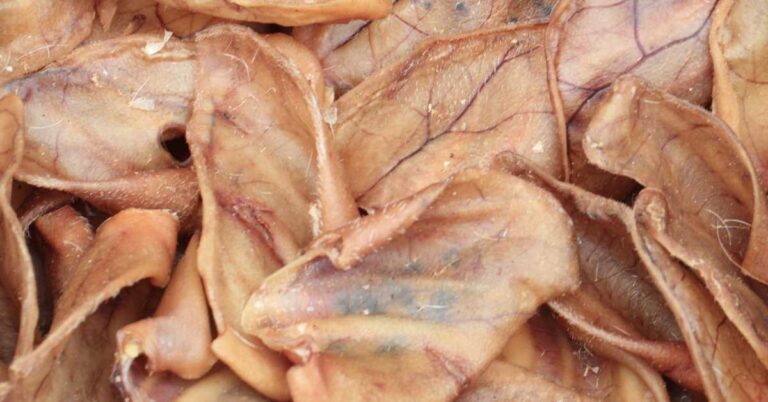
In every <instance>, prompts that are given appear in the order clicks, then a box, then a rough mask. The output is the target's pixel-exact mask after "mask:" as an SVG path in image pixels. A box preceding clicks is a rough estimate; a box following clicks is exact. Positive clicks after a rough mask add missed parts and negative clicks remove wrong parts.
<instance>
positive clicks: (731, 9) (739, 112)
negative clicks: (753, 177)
mask: <svg viewBox="0 0 768 402" xmlns="http://www.w3.org/2000/svg"><path fill="white" fill-rule="evenodd" d="M766 13H768V2H766V1H764V0H759V1H742V0H725V1H720V2H719V3H718V6H717V10H716V12H715V15H714V17H713V22H712V31H711V33H710V48H711V49H712V62H713V65H714V70H715V80H714V88H713V99H712V100H713V105H712V108H713V110H714V112H715V114H716V115H717V116H718V117H720V118H721V119H723V121H725V123H726V124H728V125H729V126H730V127H731V129H733V132H734V133H736V135H737V136H738V137H739V139H740V140H741V143H742V144H744V148H746V149H747V152H749V156H750V157H751V158H752V162H753V163H754V164H755V170H757V174H758V177H759V178H760V182H761V184H762V186H763V189H764V190H766V189H768V135H766V133H768V117H766V114H765V105H766V102H768V69H767V68H766V64H767V63H768V25H766V24H765V23H764V21H761V19H762V17H761V16H765V15H766Z"/></svg>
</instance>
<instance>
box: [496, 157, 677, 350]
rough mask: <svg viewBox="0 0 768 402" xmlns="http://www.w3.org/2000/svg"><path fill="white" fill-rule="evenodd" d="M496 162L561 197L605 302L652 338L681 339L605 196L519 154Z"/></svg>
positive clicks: (583, 263) (586, 273) (589, 279)
mask: <svg viewBox="0 0 768 402" xmlns="http://www.w3.org/2000/svg"><path fill="white" fill-rule="evenodd" d="M493 167H494V168H497V169H500V170H502V171H505V172H509V173H511V174H514V175H516V176H520V177H525V178H527V179H529V180H531V181H533V182H535V183H537V184H538V185H539V186H541V187H543V188H545V189H546V190H548V191H549V192H550V193H552V195H554V196H555V197H557V198H558V200H560V202H561V204H562V205H563V207H564V208H565V210H566V211H568V214H569V215H570V217H571V220H573V224H574V232H575V234H576V242H577V244H578V247H579V268H580V271H581V280H582V281H583V282H585V284H586V285H588V286H592V287H594V288H595V290H596V291H597V293H599V297H600V299H602V301H603V302H605V303H606V304H607V306H609V307H610V308H611V309H613V310H616V311H617V312H619V313H620V314H621V315H622V316H623V317H624V319H626V320H627V321H629V322H631V323H632V325H634V326H635V328H636V329H637V330H638V331H640V332H641V333H642V334H643V335H644V336H645V337H647V338H648V339H655V340H664V341H680V340H682V335H681V334H680V330H679V329H678V328H677V324H676V323H675V318H674V315H673V314H672V312H671V311H669V308H667V306H666V302H665V301H664V298H663V297H662V296H661V294H660V293H659V292H658V290H656V288H655V286H654V285H653V282H652V281H651V280H650V278H649V277H648V273H647V272H646V269H645V267H644V266H643V263H642V261H640V258H639V257H638V256H637V253H636V252H635V247H634V244H632V239H631V237H630V236H629V233H627V231H626V230H625V229H624V227H623V225H622V224H621V222H619V221H617V220H616V219H615V218H612V217H608V216H605V214H604V213H603V211H602V208H603V207H602V204H603V203H605V202H608V201H607V200H605V199H604V198H602V197H600V196H598V195H595V194H593V193H590V192H588V191H585V190H583V189H581V188H579V187H577V186H575V185H573V184H569V183H564V182H560V181H558V180H556V179H554V178H553V177H552V176H550V175H547V174H546V173H545V172H542V171H541V170H540V169H537V168H536V167H534V166H532V165H531V164H530V163H528V161H526V160H525V158H523V157H521V156H519V155H514V154H511V153H504V154H500V155H498V156H497V157H496V158H495V159H494V162H493Z"/></svg>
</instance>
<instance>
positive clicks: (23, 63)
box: [0, 0, 95, 85]
mask: <svg viewBox="0 0 768 402" xmlns="http://www.w3.org/2000/svg"><path fill="white" fill-rule="evenodd" d="M94 16H95V13H94V1H93V0H10V1H5V2H3V5H2V8H0V26H2V30H0V85H2V84H4V83H6V82H8V81H10V80H12V79H15V78H18V77H23V76H24V75H25V74H29V73H31V72H33V71H36V70H39V69H41V68H42V67H45V66H46V65H47V64H49V63H51V62H53V61H55V60H57V59H59V58H61V57H63V56H66V55H67V54H69V52H71V51H72V49H74V48H75V47H76V46H77V45H78V44H80V42H82V41H83V40H84V39H85V38H86V37H87V36H88V35H89V34H90V33H91V27H92V25H93V20H94ZM42 27H44V29H41V28H42Z"/></svg>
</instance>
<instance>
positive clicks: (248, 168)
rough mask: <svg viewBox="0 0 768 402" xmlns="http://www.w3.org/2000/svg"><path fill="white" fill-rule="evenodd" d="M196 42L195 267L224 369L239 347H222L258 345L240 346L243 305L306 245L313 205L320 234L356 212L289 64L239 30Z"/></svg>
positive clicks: (267, 354)
mask: <svg viewBox="0 0 768 402" xmlns="http://www.w3.org/2000/svg"><path fill="white" fill-rule="evenodd" d="M196 41H197V47H198V58H199V64H198V70H197V74H198V77H199V79H198V88H197V91H198V94H197V97H196V99H195V104H194V111H193V115H192V118H191V121H190V124H189V131H188V139H189V143H190V148H191V150H192V155H193V159H194V164H195V167H196V170H197V175H198V180H199V183H200V189H201V194H202V199H203V226H202V234H201V239H200V257H199V258H200V268H201V275H202V278H203V282H204V283H205V287H206V292H207V295H208V302H209V304H210V305H211V309H212V311H213V316H214V319H215V321H216V326H217V328H218V330H219V332H220V333H222V334H227V333H229V331H230V330H231V331H232V333H229V335H228V339H227V340H226V341H227V342H221V343H219V347H218V348H214V351H215V352H216V353H217V355H218V356H219V357H220V358H221V359H222V360H224V361H225V362H231V361H235V360H238V359H240V357H241V356H240V355H235V356H225V355H224V353H235V352H236V351H237V350H240V349H241V348H238V347H236V345H235V342H228V341H238V340H240V339H242V341H243V342H246V343H253V344H258V341H257V340H255V339H250V340H248V339H245V335H244V333H243V331H242V327H241V324H240V317H241V314H242V308H243V306H244V304H245V302H246V301H247V298H248V296H249V295H250V294H251V293H252V292H253V291H255V290H256V289H257V288H258V287H259V285H260V284H261V281H262V279H263V278H265V277H266V276H267V275H268V274H270V273H271V272H273V271H275V270H277V269H278V268H280V267H281V266H283V265H284V264H286V263H288V262H290V261H291V260H293V259H294V258H295V257H297V256H298V255H299V250H300V248H302V247H304V246H306V245H307V244H309V242H310V241H311V240H312V237H313V221H312V219H311V217H310V212H309V211H310V209H313V207H312V206H313V205H316V204H319V205H318V210H319V220H318V222H317V223H318V224H321V226H323V227H322V229H323V230H332V229H335V228H336V227H338V226H339V225H341V224H343V223H345V222H347V221H349V220H350V219H354V218H355V217H356V216H357V208H356V206H355V204H354V201H353V200H352V198H351V196H350V195H349V192H348V191H347V190H346V188H345V183H344V180H343V178H342V177H341V167H340V166H339V165H338V162H337V159H336V158H335V157H334V156H333V147H332V144H331V143H330V140H329V138H328V134H329V133H328V132H327V127H325V125H324V123H323V121H322V114H321V111H320V109H319V105H318V100H317V97H316V96H315V95H314V94H313V91H312V88H311V87H310V85H309V82H308V81H307V79H306V77H305V76H304V75H302V72H301V71H299V69H298V67H297V66H296V64H295V63H293V62H291V61H290V60H288V59H286V57H285V56H284V55H283V54H281V53H280V52H279V51H278V50H276V49H275V48H273V47H272V46H271V45H270V44H269V42H268V41H266V40H265V39H263V38H262V37H261V36H259V35H257V34H256V33H254V32H253V31H251V30H249V29H247V28H244V27H240V26H234V25H228V26H227V25H220V26H216V27H213V28H211V29H209V30H206V31H204V32H202V33H200V34H199V35H198V36H197V37H196ZM221 49H228V50H227V52H226V53H223V52H222V51H221ZM318 229H319V228H318ZM217 342H218V340H217ZM243 346H245V344H244V345H243ZM254 350H255V351H257V352H258V358H260V359H263V360H262V361H266V362H270V364H269V365H268V366H269V367H272V368H268V367H267V366H264V367H262V368H264V369H265V370H271V372H273V374H272V375H267V376H266V377H267V378H270V379H271V378H272V377H274V376H276V375H278V373H277V372H279V371H283V372H284V370H285V368H286V366H287V364H285V362H284V361H282V360H280V359H278V358H276V357H275V356H276V355H275V354H274V352H271V351H269V350H267V349H266V348H264V347H263V346H258V345H257V346H255V349H254ZM254 358H256V356H254ZM230 367H231V368H232V369H233V370H235V371H237V373H238V374H239V375H241V376H243V379H244V380H245V381H246V382H247V383H249V384H251V385H253V386H255V387H256V388H257V389H258V390H259V391H260V392H262V393H264V394H267V396H269V397H273V398H275V399H285V398H287V397H289V395H287V392H288V391H287V389H282V390H276V389H275V387H274V384H273V382H272V381H271V380H270V381H269V382H264V381H261V380H260V378H263V377H261V374H259V376H257V375H256V374H257V373H260V371H259V370H257V369H253V368H252V367H251V368H250V369H249V370H245V371H243V370H238V367H239V366H235V365H233V364H231V365H230ZM249 376H251V377H249ZM257 377H258V378H257ZM283 378H284V377H283Z"/></svg>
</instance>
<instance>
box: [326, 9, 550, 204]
mask: <svg viewBox="0 0 768 402" xmlns="http://www.w3.org/2000/svg"><path fill="white" fill-rule="evenodd" d="M544 28H545V27H544V26H543V25H541V24H533V25H521V26H518V27H509V28H501V29H497V30H493V31H486V32H480V33H471V34H467V35H462V36H457V37H448V38H443V39H433V40H431V41H428V42H427V43H425V44H423V45H422V46H421V47H419V48H417V49H415V50H414V51H413V52H412V53H410V54H409V55H408V56H407V57H406V58H405V59H403V60H401V61H400V62H398V63H396V64H393V65H391V66H389V67H388V68H386V69H384V70H382V71H380V72H379V73H378V74H376V75H375V76H374V77H371V78H370V79H368V80H366V81H365V82H364V83H363V84H361V85H359V86H357V87H355V89H353V90H352V91H350V92H348V93H347V94H345V95H344V96H343V97H342V98H341V99H339V100H338V101H337V102H336V103H335V104H334V106H335V107H336V108H337V110H338V120H337V123H336V125H335V126H334V127H333V128H334V132H335V135H336V139H337V146H338V148H339V153H340V157H341V160H342V162H343V163H344V167H345V170H346V171H347V172H349V177H348V179H349V182H350V188H351V190H352V193H353V194H354V195H355V197H359V202H360V203H361V205H362V206H363V207H365V208H369V207H376V206H383V205H385V204H387V203H388V202H392V201H396V200H398V199H399V198H401V197H402V195H403V194H412V193H413V192H415V191H416V190H419V189H421V188H423V187H425V186H427V185H429V184H432V183H435V182H439V181H441V180H443V179H445V178H447V177H448V176H450V175H451V174H453V173H456V172H458V171H460V170H461V169H464V168H467V167H470V166H475V165H477V164H478V163H482V162H487V160H489V159H490V158H491V157H492V155H494V154H495V153H497V152H501V151H504V150H510V151H514V152H517V153H520V154H522V155H525V156H526V157H527V158H529V159H531V160H532V161H533V162H534V163H535V164H537V165H538V166H540V167H541V168H542V169H544V170H546V171H547V172H548V173H550V174H552V175H554V176H560V175H562V174H563V165H564V161H563V156H564V155H563V154H562V152H561V149H562V147H563V145H562V144H561V140H560V139H558V137H557V133H556V127H555V116H554V114H553V109H552V106H551V104H550V100H549V96H548V89H547V80H546V65H545V60H544V49H543V43H542V41H543V34H544ZM499 90H503V91H505V96H504V97H499V96H497V95H498V91H499Z"/></svg>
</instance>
